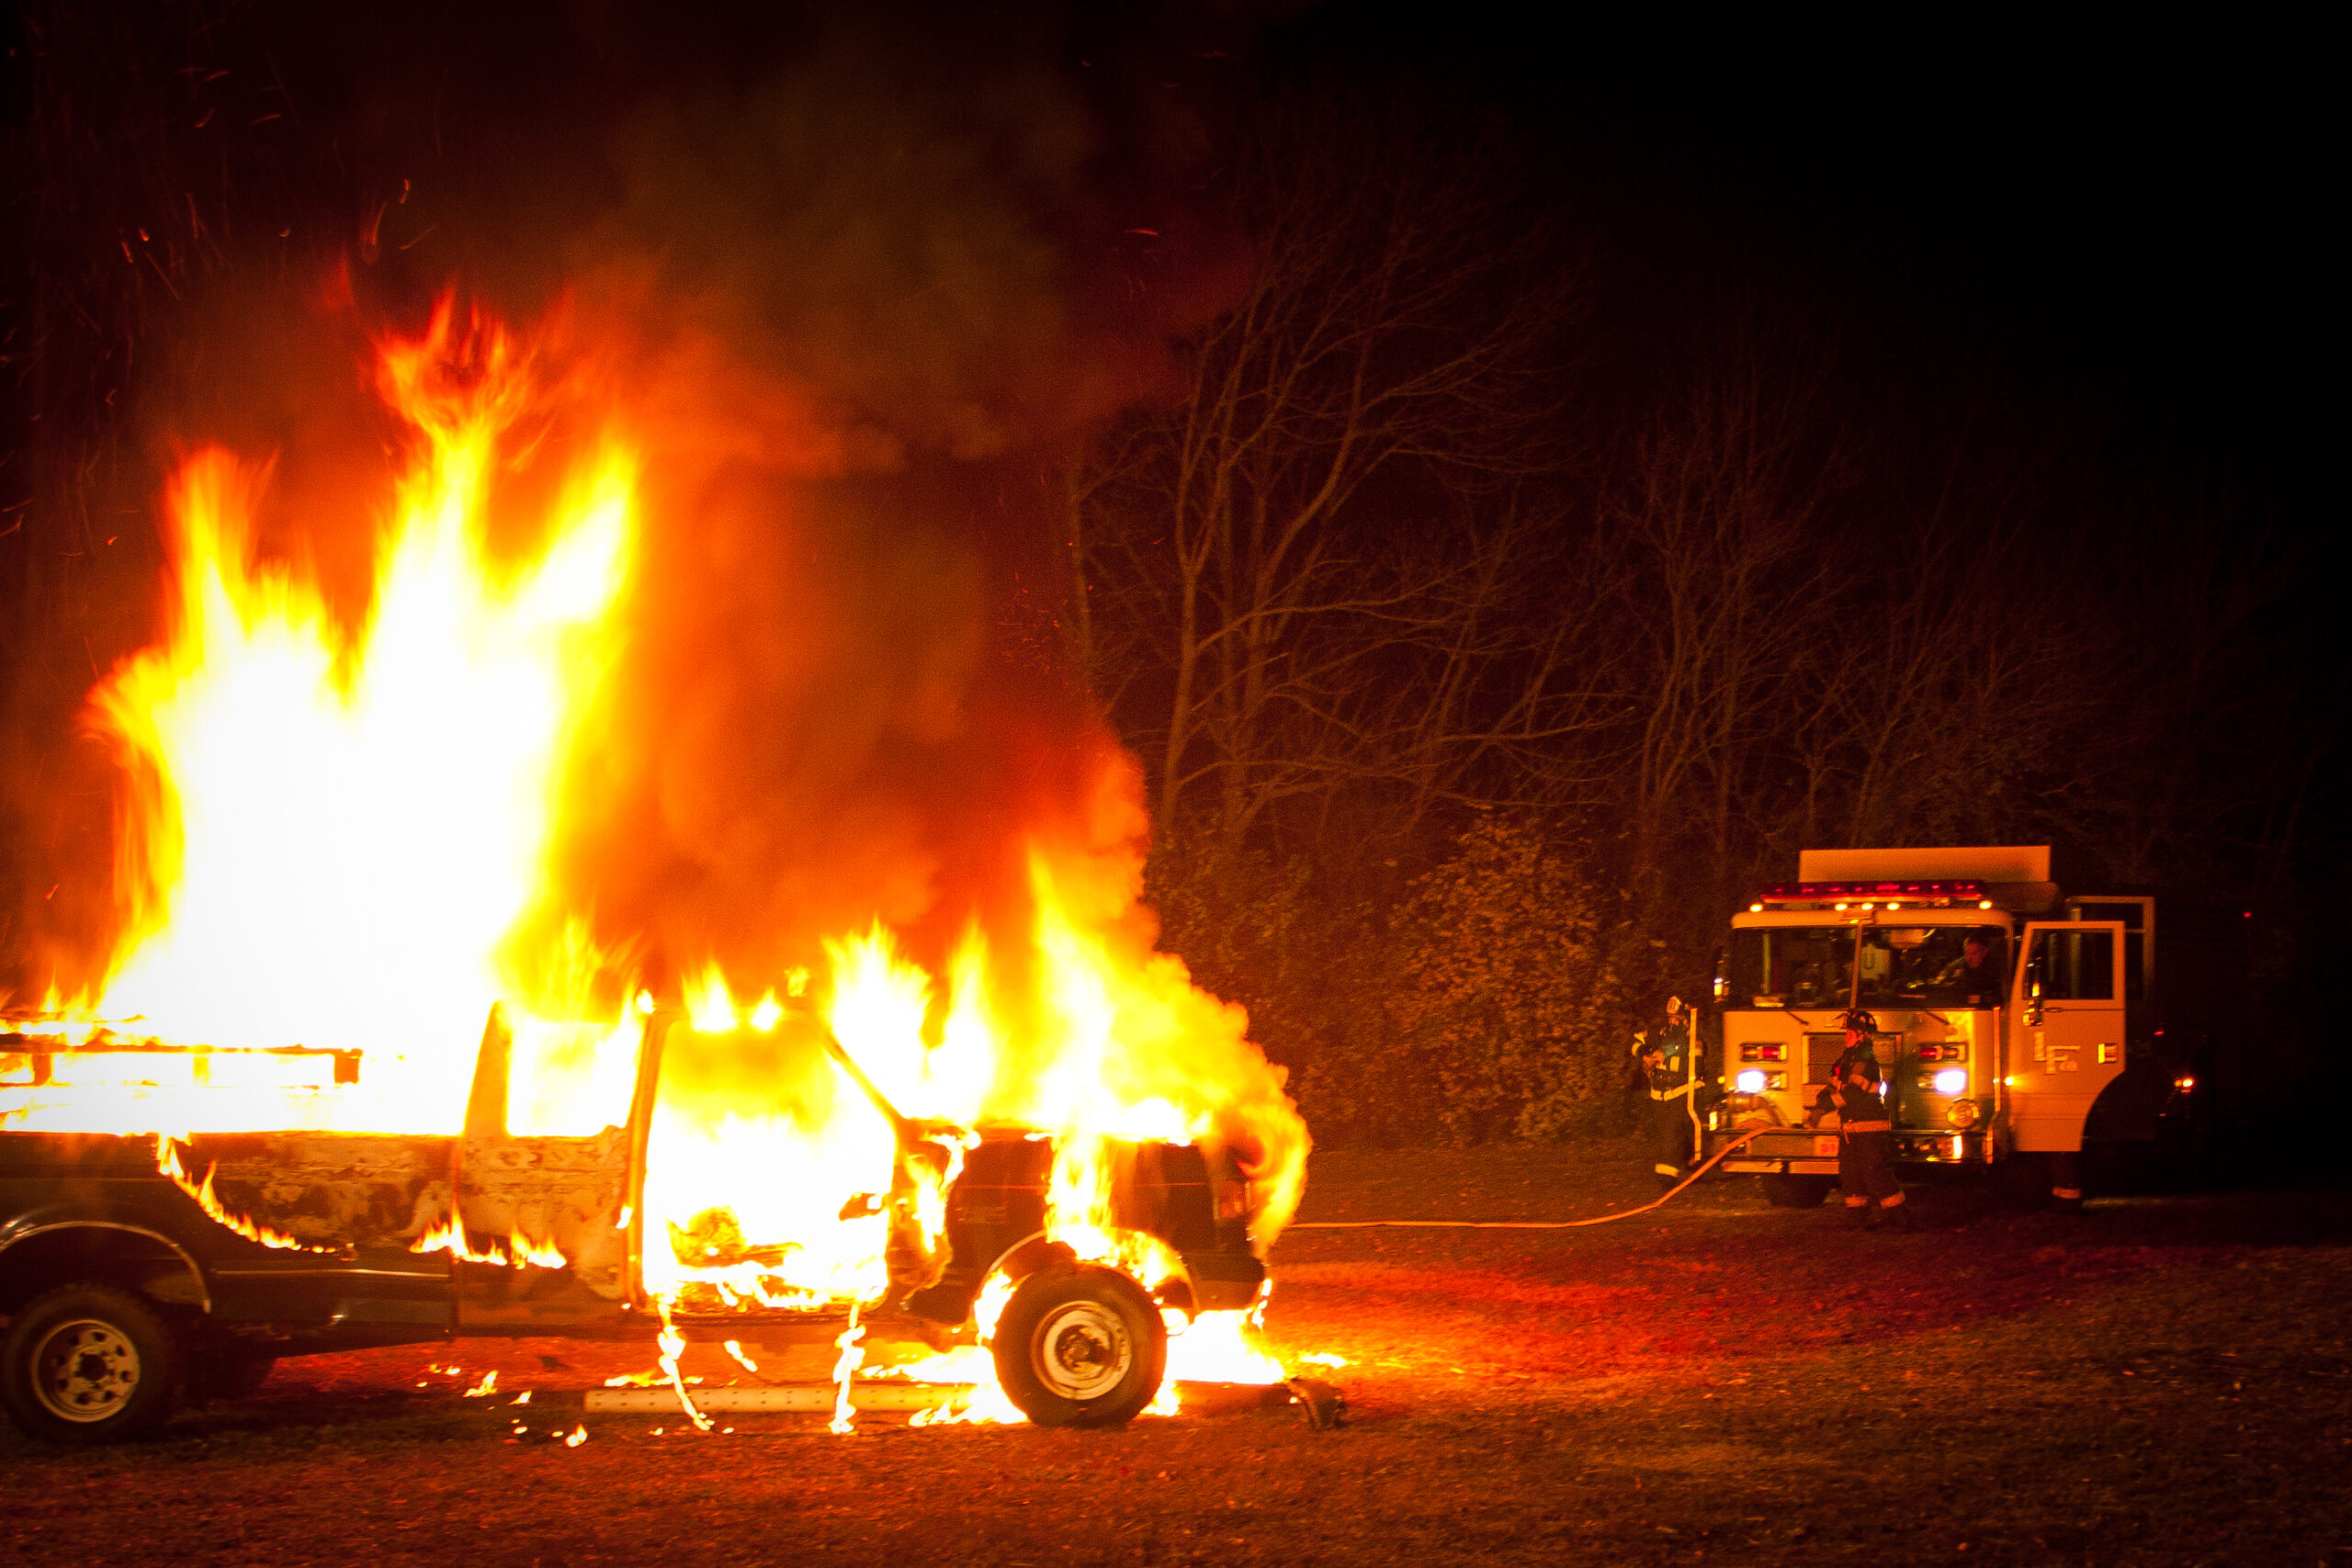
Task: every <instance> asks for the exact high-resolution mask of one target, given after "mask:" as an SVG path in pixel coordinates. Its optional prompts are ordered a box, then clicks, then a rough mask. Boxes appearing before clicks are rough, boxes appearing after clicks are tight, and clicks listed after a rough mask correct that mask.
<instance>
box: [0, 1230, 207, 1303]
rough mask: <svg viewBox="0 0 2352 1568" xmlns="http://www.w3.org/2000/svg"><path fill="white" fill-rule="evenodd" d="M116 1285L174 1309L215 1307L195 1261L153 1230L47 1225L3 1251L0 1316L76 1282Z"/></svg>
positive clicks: (0, 1254) (0, 1278)
mask: <svg viewBox="0 0 2352 1568" xmlns="http://www.w3.org/2000/svg"><path fill="white" fill-rule="evenodd" d="M74 1280H90V1281H92V1282H94V1283H99V1284H108V1285H117V1286H119V1287H121V1288H122V1289H124V1290H127V1291H135V1292H138V1293H139V1294H141V1295H143V1296H147V1297H151V1298H153V1300H156V1301H159V1302H164V1303H170V1304H172V1305H175V1306H186V1307H197V1308H206V1307H209V1305H210V1304H211V1303H210V1299H209V1295H208V1293H207V1292H206V1290H205V1284H204V1276H203V1274H202V1272H201V1271H200V1270H199V1269H198V1268H197V1266H196V1263H195V1260H194V1259H192V1258H189V1257H188V1255H187V1253H185V1252H183V1251H181V1250H180V1249H179V1247H176V1246H175V1245H174V1244H173V1243H172V1242H171V1241H170V1240H169V1239H167V1238H166V1237H164V1236H161V1235H156V1234H155V1233H154V1232H153V1231H146V1230H139V1229H135V1228H133V1227H131V1226H129V1225H122V1224H108V1223H106V1222H94V1221H69V1222H67V1223H65V1224H56V1225H48V1226H44V1227H42V1228H41V1229H40V1230H37V1231H34V1232H33V1233H32V1234H30V1235H27V1236H24V1237H23V1238H21V1239H20V1240H18V1241H17V1242H15V1243H14V1244H13V1245H11V1246H9V1247H7V1248H6V1250H5V1251H0V1314H14V1313H16V1312H17V1310H18V1309H20V1308H21V1307H23V1306H24V1304H25V1303H27V1302H29V1301H31V1300H32V1299H33V1298H34V1297H35V1296H38V1295H40V1293H41V1292H44V1291H48V1290H51V1289H52V1288H54V1287H56V1286H58V1285H62V1284H66V1283H69V1282H71V1281H74Z"/></svg>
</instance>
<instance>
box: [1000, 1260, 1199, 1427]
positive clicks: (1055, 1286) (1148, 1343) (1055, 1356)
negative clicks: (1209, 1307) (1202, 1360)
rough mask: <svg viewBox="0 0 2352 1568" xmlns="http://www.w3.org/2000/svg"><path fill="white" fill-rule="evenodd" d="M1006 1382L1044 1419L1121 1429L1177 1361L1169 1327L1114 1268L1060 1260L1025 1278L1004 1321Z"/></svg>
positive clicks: (1024, 1408)
mask: <svg viewBox="0 0 2352 1568" xmlns="http://www.w3.org/2000/svg"><path fill="white" fill-rule="evenodd" d="M991 1348H992V1353H993V1354H994V1356H995V1359H996V1375H997V1381H998V1382H1001V1384H1003V1386H1004V1392H1005V1395H1006V1397H1007V1398H1009V1399H1011V1400H1012V1403H1013V1404H1016V1405H1018V1406H1019V1407H1020V1409H1021V1413H1022V1414H1023V1415H1024V1416H1028V1417H1029V1419H1030V1420H1032V1421H1034V1422H1035V1423H1036V1424H1037V1425H1038V1426H1040V1427H1116V1426H1120V1425H1122V1424H1124V1423H1125V1422H1128V1421H1132V1420H1134V1419H1135V1418H1136V1416H1138V1415H1140V1414H1142V1412H1143V1409H1144V1407H1145V1406H1146V1405H1148V1404H1150V1403H1151V1401H1152V1397H1153V1396H1154V1395H1155V1394H1157V1393H1159V1382H1160V1379H1161V1377H1162V1376H1164V1375H1165V1373H1166V1371H1167V1369H1168V1326H1167V1325H1166V1324H1164V1323H1162V1322H1161V1321H1160V1317H1159V1309H1157V1308H1156V1307H1154V1306H1153V1305H1152V1304H1151V1298H1150V1297H1148V1296H1147V1295H1145V1294H1144V1293H1143V1291H1142V1289H1141V1288H1140V1287H1139V1286H1137V1285H1136V1282H1135V1281H1134V1280H1130V1279H1128V1278H1127V1277H1126V1276H1125V1274H1122V1273H1120V1272H1119V1271H1118V1270H1117V1269H1105V1268H1103V1267H1102V1266H1100V1265H1099V1264H1091V1263H1076V1264H1069V1263H1057V1264H1051V1265H1048V1266H1047V1267H1046V1268H1043V1269H1038V1270H1037V1271H1036V1272H1035V1273H1034V1274H1032V1275H1030V1276H1029V1277H1028V1278H1027V1279H1025V1280H1022V1281H1021V1285H1020V1288H1019V1289H1017V1290H1015V1291H1014V1292H1012V1300H1011V1301H1010V1302H1007V1303H1005V1307H1004V1314H1003V1315H1002V1316H1001V1317H1000V1318H998V1319H997V1325H996V1336H995V1338H994V1340H993V1341H992V1346H991Z"/></svg>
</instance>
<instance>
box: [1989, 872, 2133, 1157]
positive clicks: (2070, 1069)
mask: <svg viewBox="0 0 2352 1568" xmlns="http://www.w3.org/2000/svg"><path fill="white" fill-rule="evenodd" d="M2109 902H2112V900H2109ZM2101 931H2103V932H2106V933H2107V934H2108V980H2107V987H2106V988H2107V993H2108V994H2107V995H2106V996H2105V997H2061V996H2048V995H2044V994H2043V987H2044V983H2045V982H2044V978H2043V974H2044V970H2045V968H2046V967H2048V966H2047V965H2046V964H2044V963H2043V961H2042V957H2043V951H2044V950H2043V948H2042V943H2043V942H2056V941H2058V940H2061V939H2063V938H2064V937H2068V936H2072V937H2075V938H2076V939H2077V940H2079V939H2081V938H2083V937H2086V936H2088V935H2090V934H2091V933H2093V932H2101ZM2131 934H2132V933H2131V931H2129V930H2128V928H2127V927H2126V926H2125V925H2124V923H2123V922H2122V921H2120V920H2029V921H2027V922H2026V925H2025V929H2024V931H2022V932H2021V933H2020V934H2019V937H2018V962H2017V968H2016V972H2015V973H2014V974H2013V975H2012V976H2011V978H2010V996H2009V1017H2010V1019H2011V1025H2010V1041H2009V1051H2008V1059H2007V1063H2006V1064H2005V1066H2004V1077H2005V1078H2006V1079H2007V1085H2006V1087H2007V1091H2008V1095H2007V1098H2008V1102H2009V1132H2010V1140H2011V1145H2012V1147H2013V1148H2014V1149H2015V1150H2016V1151H2017V1152H2018V1153H2020V1154H2031V1153H2051V1154H2071V1153H2074V1152H2076V1151H2078V1150H2080V1149H2081V1148H2082V1146H2083V1123H2084V1122H2085V1121H2086V1120H2087V1119H2088V1117H2089V1115H2090V1110H2091V1106H2092V1105H2093V1104H2094V1103H2095V1102H2096V1101H2097V1100H2098V1097H2099V1093H2100V1091H2101V1090H2103V1089H2106V1088H2107V1086H2108V1085H2109V1083H2111V1082H2113V1081H2114V1080H2115V1079H2116V1078H2118V1077H2121V1076H2122V1073H2123V1069H2124V1067H2125V1066H2126V1065H2127V1063H2126V1059H2125V1058H2126V1040H2127V1034H2126V1031H2125V1023H2126V1019H2127V1010H2128V1006H2129V1004H2128V1002H2127V1000H2126V998H2125V993H2124V987H2125V964H2124V944H2125V942H2127V941H2128V940H2129V939H2130V937H2131ZM2068 988H2069V989H2075V988H2083V987H2080V986H2070V987H2068Z"/></svg>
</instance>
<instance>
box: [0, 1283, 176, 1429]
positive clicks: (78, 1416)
mask: <svg viewBox="0 0 2352 1568" xmlns="http://www.w3.org/2000/svg"><path fill="white" fill-rule="evenodd" d="M184 1375H185V1369H184V1367H183V1364H182V1359H181V1351H180V1342H179V1337H178V1336H177V1335H175V1333H173V1331H172V1326H171V1325H170V1324H169V1323H167V1322H166V1321H165V1320H164V1316H163V1314H160V1313H158V1312H157V1311H156V1310H155V1309H154V1307H153V1305H152V1304H150V1303H147V1302H145V1301H143V1300H141V1298H140V1297H138V1296H136V1295H133V1294H132V1293H131V1292H129V1291H125V1290H120V1289H119V1288H117V1287H115V1286H113V1285H99V1284H91V1283H81V1284H73V1285H61V1286H59V1287H58V1288H57V1289H56V1290H53V1291H51V1292H47V1293H46V1294H44V1295H40V1296H36V1297H35V1298H34V1299H33V1300H32V1301H31V1302H29V1303H27V1305H26V1307H25V1309H24V1310H23V1311H22V1312H20V1313H18V1314H17V1316H16V1321H15V1322H13V1323H12V1324H10V1325H8V1337H7V1341H6V1346H5V1348H0V1403H5V1404H6V1406H7V1410H8V1418H9V1419H10V1420H12V1421H14V1422H15V1423H16V1424H17V1430H19V1431H21V1432H23V1433H24V1434H25V1435H26V1436H27V1437H28V1438H37V1439H40V1440H41V1441H43V1442H51V1443H112V1442H119V1441H121V1440H122V1439H123V1438H130V1437H136V1436H137V1435H138V1434H140V1433H141V1432H143V1431H146V1430H147V1429H148V1428H149V1427H153V1426H154V1425H156V1424H157V1423H158V1422H160V1421H162V1420H163V1419H164V1417H165V1416H169V1415H170V1414H171V1413H172V1410H173V1408H174V1407H175V1405H177V1404H178V1403H179V1393H180V1382H181V1379H182V1377H183V1376H184Z"/></svg>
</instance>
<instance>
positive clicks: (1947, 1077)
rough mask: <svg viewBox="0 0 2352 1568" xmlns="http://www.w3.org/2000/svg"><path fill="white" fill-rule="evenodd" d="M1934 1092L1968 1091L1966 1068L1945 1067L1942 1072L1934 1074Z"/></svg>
mask: <svg viewBox="0 0 2352 1568" xmlns="http://www.w3.org/2000/svg"><path fill="white" fill-rule="evenodd" d="M1936 1092H1937V1093H1938V1094H1966V1093H1967V1092H1968V1069H1967V1068H1966V1067H1946V1068H1945V1069H1944V1070H1943V1071H1942V1072H1939V1073H1938V1074H1937V1075H1936Z"/></svg>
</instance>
